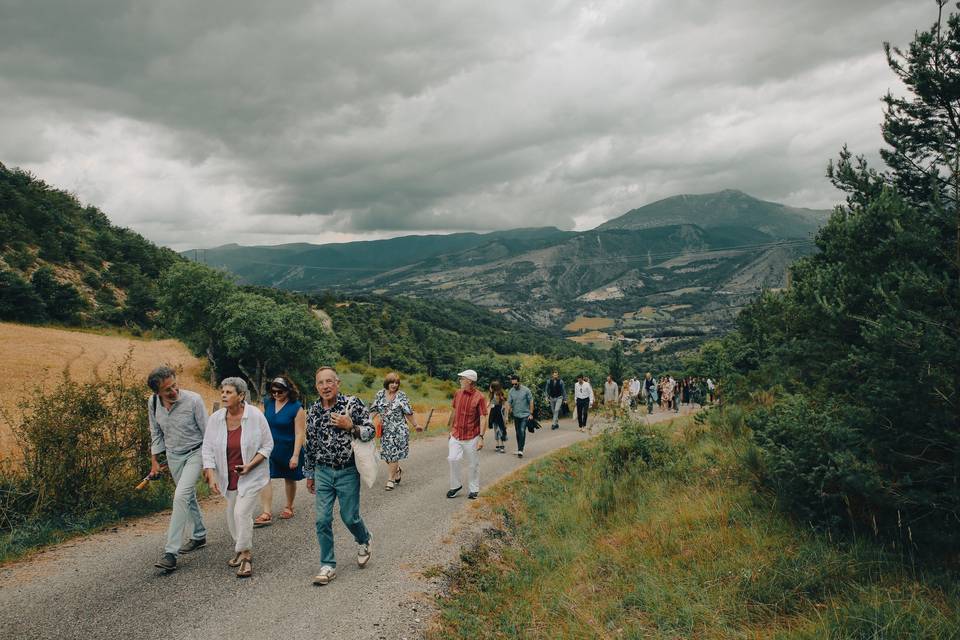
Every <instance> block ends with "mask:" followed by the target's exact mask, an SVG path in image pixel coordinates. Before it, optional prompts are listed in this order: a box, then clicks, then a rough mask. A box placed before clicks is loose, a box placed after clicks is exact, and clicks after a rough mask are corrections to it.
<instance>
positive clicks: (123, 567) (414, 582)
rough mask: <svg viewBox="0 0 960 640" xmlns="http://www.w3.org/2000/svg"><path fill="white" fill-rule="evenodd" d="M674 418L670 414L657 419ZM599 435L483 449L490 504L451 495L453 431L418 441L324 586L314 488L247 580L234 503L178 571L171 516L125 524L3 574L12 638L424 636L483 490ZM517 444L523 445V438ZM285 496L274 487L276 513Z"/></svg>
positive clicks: (272, 535)
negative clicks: (368, 543)
mask: <svg viewBox="0 0 960 640" xmlns="http://www.w3.org/2000/svg"><path fill="white" fill-rule="evenodd" d="M671 417H673V416H672V415H667V414H657V415H656V416H654V421H657V422H659V421H660V420H663V419H669V418H671ZM589 437H591V436H590V434H587V433H580V432H578V431H577V430H576V428H575V423H574V422H571V421H570V420H565V421H563V422H562V424H561V428H560V429H559V430H557V431H551V430H550V429H549V426H547V427H546V428H545V429H543V430H541V431H538V432H537V433H536V434H535V435H532V436H529V437H528V438H527V444H526V451H525V454H526V455H525V457H524V458H523V459H518V458H517V457H516V456H514V455H511V454H509V453H508V454H497V453H495V452H494V451H493V447H492V446H490V445H488V446H487V447H486V448H485V449H484V450H483V451H482V452H481V462H480V477H481V492H480V500H478V501H470V500H467V499H466V490H464V491H462V492H461V493H460V495H459V496H458V497H457V498H455V499H447V498H446V497H445V493H446V491H447V488H448V470H447V469H448V467H447V461H446V452H447V446H446V439H445V438H444V437H436V438H429V439H425V440H419V441H417V442H415V443H413V445H412V446H411V452H410V453H411V455H410V458H409V459H407V460H406V461H405V462H404V463H403V470H404V472H403V481H402V483H401V485H400V486H399V487H398V488H397V489H396V490H394V491H391V492H387V491H384V489H383V481H384V480H385V477H384V474H381V477H380V480H379V481H378V484H377V485H376V486H374V488H373V489H370V490H367V489H366V488H364V489H363V491H362V492H361V494H362V496H361V514H362V516H363V518H364V520H365V522H366V524H367V527H368V528H369V529H370V531H371V534H372V536H373V555H372V559H371V560H370V563H369V564H368V565H367V567H366V568H365V569H363V570H361V569H359V568H358V567H357V564H356V545H355V543H354V542H353V540H352V538H351V537H350V535H349V533H348V532H347V531H346V529H345V527H344V526H343V524H342V523H341V522H340V521H339V517H338V515H337V514H336V511H335V515H334V537H335V540H336V555H337V564H338V567H337V577H336V579H335V580H334V581H333V582H332V583H330V584H329V585H326V586H322V587H318V586H313V585H312V584H311V578H312V576H313V575H314V574H316V573H317V571H318V570H319V566H320V565H319V547H318V545H317V540H316V535H315V531H314V525H313V520H314V509H313V502H312V496H310V495H309V494H308V493H307V492H306V491H305V489H304V487H303V486H302V484H301V486H300V491H299V492H298V495H297V499H296V502H295V508H296V515H295V517H294V518H292V519H290V520H286V521H282V520H277V521H276V523H275V524H273V525H272V526H270V527H265V528H261V529H255V530H254V550H253V557H254V562H253V564H254V575H253V577H252V578H249V579H246V580H241V579H238V578H236V577H235V569H231V568H230V567H228V566H227V565H226V561H227V560H228V559H229V558H230V557H231V556H232V549H233V545H232V542H231V541H230V537H229V535H228V534H227V531H226V523H225V522H224V517H223V514H224V505H225V501H224V500H222V499H219V498H211V499H209V500H207V501H205V502H204V504H203V505H202V509H203V512H204V518H205V521H206V525H207V529H208V535H207V546H206V547H205V548H202V549H200V550H198V551H196V552H194V553H191V554H189V555H184V556H181V557H180V561H179V568H178V569H177V571H175V572H173V573H171V574H169V575H168V574H165V573H163V572H162V571H160V570H158V569H155V568H154V567H153V563H154V561H156V560H157V559H158V558H159V556H160V554H161V552H162V547H163V541H164V539H165V532H166V525H167V522H168V518H169V513H162V514H158V515H157V516H153V517H149V518H143V519H139V520H135V521H131V522H129V523H125V524H121V525H119V526H118V527H116V528H115V529H112V530H108V531H105V532H102V533H98V534H96V535H92V536H87V537H85V538H81V539H78V540H76V541H73V542H70V543H67V544H64V545H60V546H58V547H55V548H53V549H50V550H48V551H45V552H43V553H40V554H38V555H36V556H33V557H32V558H30V559H28V560H26V561H23V562H19V563H15V564H12V565H10V566H7V567H4V568H2V569H0V638H3V639H4V640H6V639H11V640H12V639H14V638H16V639H19V640H28V639H33V638H45V639H46V638H51V639H52V638H57V639H66V638H78V639H79V638H85V639H96V638H109V639H111V640H116V639H118V638H141V639H144V640H146V639H149V638H163V639H164V640H173V639H180V638H182V639H188V638H191V639H192V638H203V639H210V640H212V639H215V638H229V639H231V640H237V639H238V638H256V639H259V640H270V639H272V638H312V637H333V638H342V639H344V640H352V639H366V638H372V639H380V638H389V639H394V638H411V639H412V638H419V637H422V635H423V632H424V630H425V628H426V625H427V623H428V621H429V619H430V617H431V616H432V614H433V612H434V608H433V604H432V603H433V594H435V593H436V591H437V589H438V588H439V586H440V583H439V579H438V578H432V579H431V578H425V577H424V576H423V572H424V571H425V570H427V569H430V568H432V567H437V566H446V565H448V564H450V563H451V562H454V561H456V559H457V558H458V555H459V551H460V548H461V545H462V544H465V543H468V542H470V541H472V540H473V539H475V536H476V533H477V531H478V529H479V528H480V527H481V526H482V524H481V523H479V522H478V518H477V510H476V506H477V504H478V503H479V502H481V501H482V500H483V494H484V489H485V488H487V487H489V486H490V485H491V484H492V483H493V482H495V481H497V480H498V479H501V478H504V477H505V476H507V475H509V474H511V473H513V472H514V471H515V470H516V469H518V468H519V467H521V466H523V465H526V464H529V463H530V461H532V460H535V459H536V458H538V457H540V456H542V455H544V454H547V453H549V452H550V451H553V450H555V449H557V448H560V447H565V446H568V445H570V444H573V443H575V442H579V441H581V440H584V439H587V438H589ZM601 437H602V436H601ZM487 439H488V440H492V434H490V435H489V436H488V438H487ZM508 445H509V446H508V451H513V447H514V445H515V441H514V436H513V434H512V433H511V435H510V441H509V442H508ZM275 482H277V483H279V481H275ZM282 494H283V489H282V486H281V485H280V484H277V485H275V488H274V506H275V508H274V513H275V514H277V513H279V511H280V508H279V507H282V504H280V501H281V499H282V498H281V496H282Z"/></svg>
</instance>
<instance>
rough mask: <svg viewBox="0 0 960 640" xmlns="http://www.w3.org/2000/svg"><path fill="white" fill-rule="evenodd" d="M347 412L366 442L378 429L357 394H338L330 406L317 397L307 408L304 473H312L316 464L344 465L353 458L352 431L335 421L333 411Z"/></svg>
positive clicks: (361, 437)
mask: <svg viewBox="0 0 960 640" xmlns="http://www.w3.org/2000/svg"><path fill="white" fill-rule="evenodd" d="M344 412H346V413H347V414H348V415H349V416H350V419H351V420H352V421H353V424H354V425H355V426H356V427H359V429H360V440H362V441H364V442H366V441H368V440H370V439H372V438H373V436H374V435H375V434H376V430H375V429H374V428H373V422H372V421H371V420H370V413H369V412H368V411H367V408H366V407H365V406H364V404H363V401H362V400H360V398H357V397H356V396H345V395H343V394H342V393H339V394H337V399H336V402H334V404H333V407H331V408H330V409H324V408H323V403H322V402H321V401H320V400H317V401H316V402H314V403H313V405H312V406H311V407H310V410H309V411H308V412H307V442H306V445H305V446H304V450H305V454H304V457H303V473H304V475H305V476H307V477H308V478H312V477H313V469H314V467H316V465H318V464H321V465H327V466H341V465H345V464H348V463H349V462H350V460H351V459H352V458H353V446H352V444H351V443H352V442H353V434H351V433H350V432H349V431H344V430H343V429H340V428H338V427H337V426H336V425H334V424H333V422H332V421H331V419H330V417H331V415H332V414H336V413H344Z"/></svg>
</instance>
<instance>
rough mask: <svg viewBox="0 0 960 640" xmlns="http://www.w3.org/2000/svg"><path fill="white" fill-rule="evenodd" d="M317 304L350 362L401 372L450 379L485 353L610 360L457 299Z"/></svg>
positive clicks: (357, 298) (334, 300)
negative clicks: (469, 360)
mask: <svg viewBox="0 0 960 640" xmlns="http://www.w3.org/2000/svg"><path fill="white" fill-rule="evenodd" d="M314 302H316V303H317V304H319V305H320V307H321V308H322V309H323V310H324V311H326V313H328V314H329V315H330V317H331V319H332V321H333V329H334V332H335V333H336V335H337V337H338V339H339V343H340V350H341V353H342V355H343V356H344V357H345V358H347V359H349V360H354V361H360V362H369V363H370V364H373V365H375V366H384V367H392V368H394V369H398V370H400V371H406V372H418V371H425V372H426V373H428V374H429V375H432V376H437V377H441V378H450V377H452V376H454V375H455V374H456V373H457V371H459V370H460V369H462V364H461V363H462V362H463V359H464V357H465V356H467V355H478V354H483V353H492V354H501V355H507V354H516V353H529V354H540V355H543V356H548V357H551V358H569V357H581V358H586V359H592V360H598V359H602V358H605V356H601V354H600V353H599V352H597V351H596V350H595V349H591V348H589V347H585V346H583V345H579V344H576V343H574V342H571V341H569V340H564V339H562V338H558V337H556V336H553V335H551V334H548V333H545V332H544V331H541V330H539V329H537V328H536V327H533V326H530V325H526V324H523V323H518V322H512V321H510V320H507V319H505V318H503V317H502V316H500V315H497V314H495V313H492V312H490V311H488V310H486V309H482V308H480V307H477V306H475V305H472V304H469V303H466V302H461V301H457V300H445V301H443V302H437V301H426V300H417V299H413V298H403V297H398V298H384V297H381V296H351V297H349V298H344V299H340V298H337V297H334V296H331V295H327V296H321V297H319V298H316V299H314Z"/></svg>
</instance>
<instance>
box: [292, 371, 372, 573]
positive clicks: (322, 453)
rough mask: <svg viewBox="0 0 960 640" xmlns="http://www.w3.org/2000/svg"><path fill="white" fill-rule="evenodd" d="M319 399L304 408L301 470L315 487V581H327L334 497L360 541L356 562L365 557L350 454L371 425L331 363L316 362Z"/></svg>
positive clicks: (332, 562) (366, 542)
mask: <svg viewBox="0 0 960 640" xmlns="http://www.w3.org/2000/svg"><path fill="white" fill-rule="evenodd" d="M316 384H317V393H319V394H320V399H319V400H317V401H316V402H315V403H313V406H311V407H310V411H309V412H308V413H307V441H306V445H305V447H304V459H303V471H304V475H305V476H306V477H307V491H309V492H310V493H315V494H316V496H317V498H316V510H317V540H318V541H319V542H320V565H321V566H320V573H319V574H317V575H316V576H315V577H314V579H313V583H314V584H321V585H322V584H328V583H329V582H330V581H331V580H333V579H334V578H335V577H336V575H337V561H336V557H335V556H334V553H333V502H334V500H340V517H341V518H342V519H343V524H345V525H346V527H347V529H349V530H350V533H352V534H353V538H354V540H356V542H357V544H358V545H360V547H359V550H358V551H357V564H358V565H359V566H360V568H361V569H362V568H363V567H365V566H366V565H367V562H368V561H369V560H370V532H369V531H367V527H366V525H364V523H363V519H362V518H361V517H360V473H359V472H358V471H357V465H356V463H355V461H354V459H353V444H352V443H353V439H354V438H359V439H360V440H362V441H364V442H367V441H368V440H370V439H371V438H373V436H374V434H375V430H374V428H373V422H372V421H371V420H370V414H369V413H368V412H367V408H366V407H365V406H364V405H363V402H362V401H361V400H360V399H359V398H357V397H355V396H345V395H343V394H342V393H340V377H339V376H338V375H337V372H336V370H335V369H334V368H333V367H320V368H319V369H318V370H317V377H316Z"/></svg>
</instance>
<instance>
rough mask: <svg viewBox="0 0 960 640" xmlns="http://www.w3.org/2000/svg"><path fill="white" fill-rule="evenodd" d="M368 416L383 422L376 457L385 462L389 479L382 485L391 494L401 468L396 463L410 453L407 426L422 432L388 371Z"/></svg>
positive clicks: (398, 480) (411, 409) (396, 376)
mask: <svg viewBox="0 0 960 640" xmlns="http://www.w3.org/2000/svg"><path fill="white" fill-rule="evenodd" d="M370 413H371V414H374V413H376V414H378V415H379V416H380V420H381V421H382V422H383V435H382V436H381V437H380V457H381V458H383V460H384V462H386V463H387V469H388V470H389V477H388V479H387V484H386V486H385V488H386V490H387V491H393V489H394V487H396V486H397V484H399V482H400V480H401V478H402V476H403V469H401V468H400V461H401V460H403V459H404V458H406V457H407V456H408V455H409V454H410V429H409V428H408V426H407V424H408V423H409V425H410V426H412V427H413V428H414V429H416V430H417V431H422V429H421V428H420V425H418V424H417V420H416V418H415V417H414V415H413V408H412V407H411V406H410V400H409V398H407V394H405V393H404V392H403V391H400V375H399V374H397V373H394V372H390V373H388V374H387V375H386V377H384V379H383V389H381V390H380V391H378V392H377V397H376V398H374V399H373V404H371V405H370Z"/></svg>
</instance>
